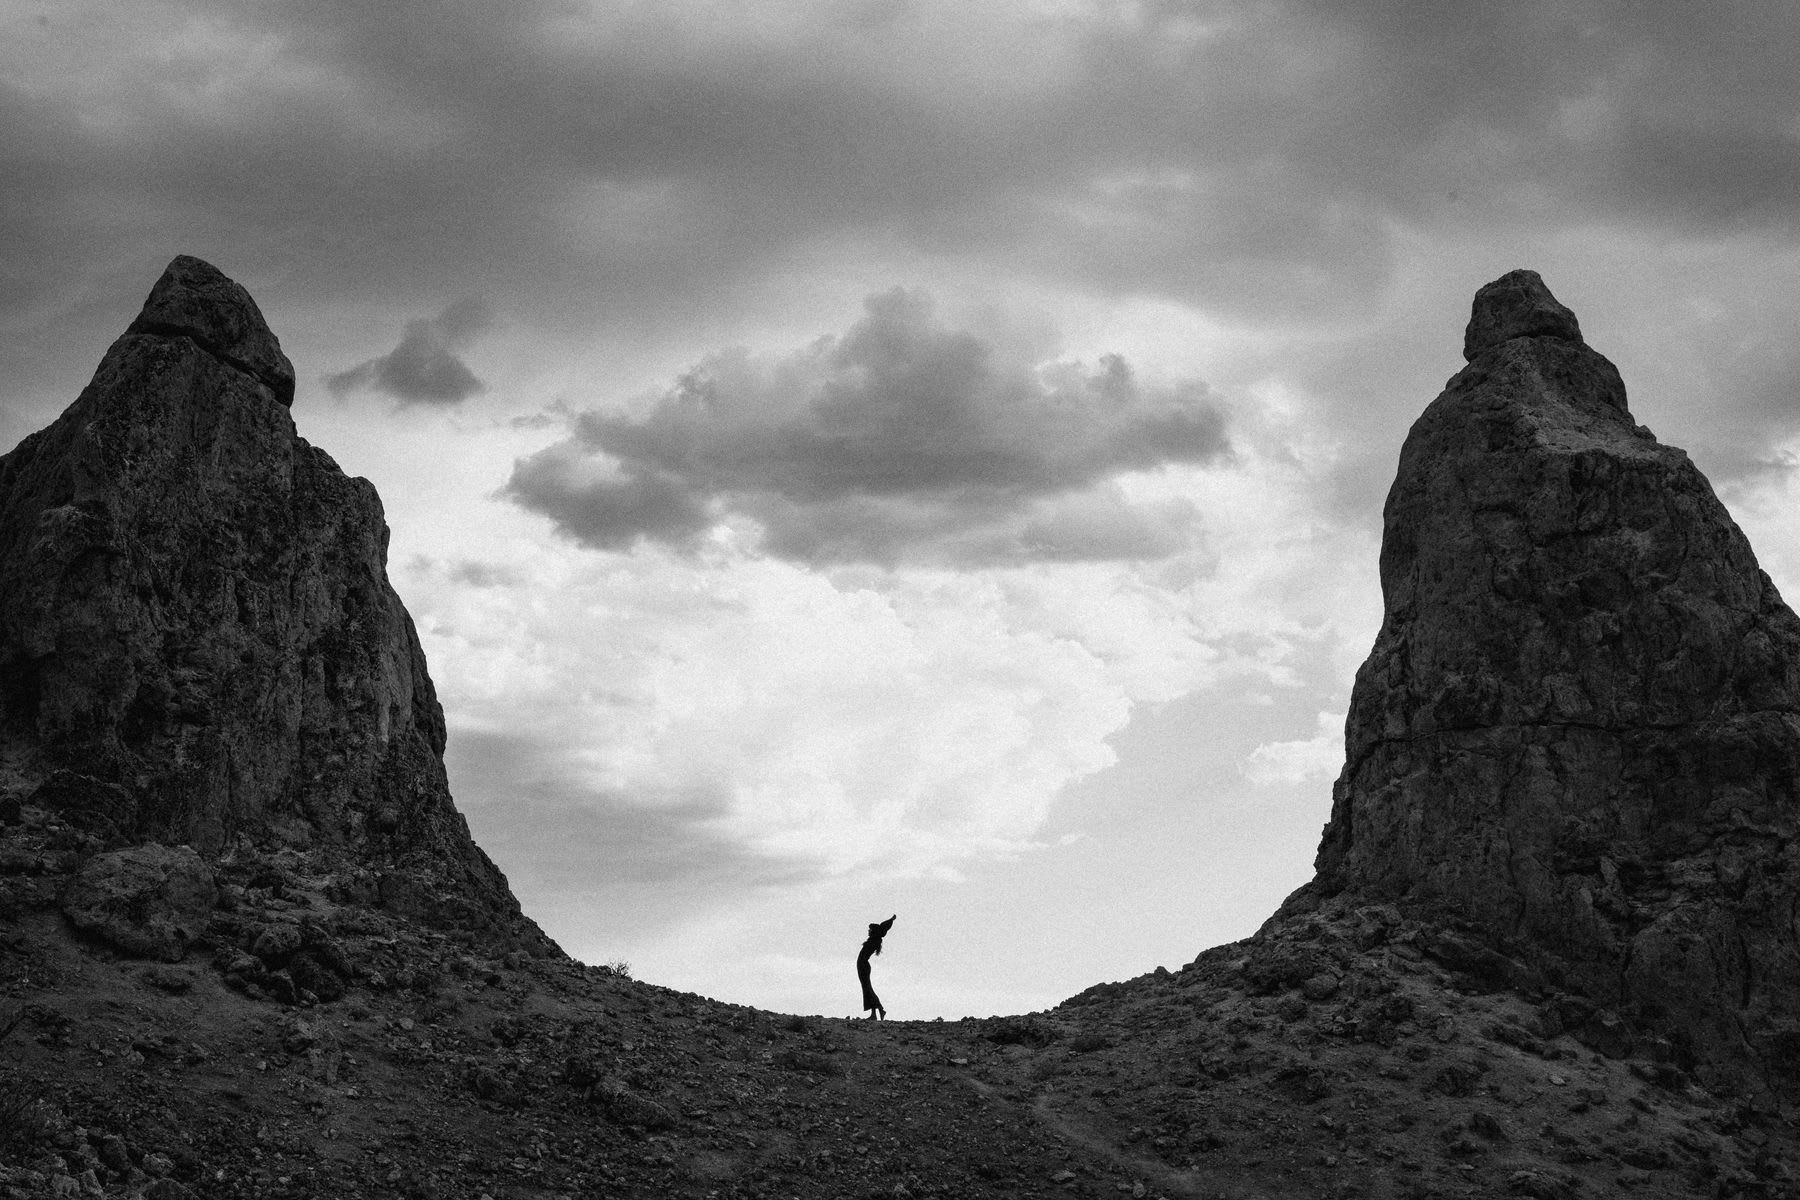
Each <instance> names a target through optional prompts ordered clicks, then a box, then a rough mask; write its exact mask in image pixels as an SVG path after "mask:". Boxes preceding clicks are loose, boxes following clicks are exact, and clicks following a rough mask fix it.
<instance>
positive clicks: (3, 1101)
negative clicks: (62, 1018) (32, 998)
mask: <svg viewBox="0 0 1800 1200" xmlns="http://www.w3.org/2000/svg"><path fill="white" fill-rule="evenodd" d="M24 1020H25V1010H24V1008H22V1007H20V1008H15V1009H13V1010H12V1011H11V1012H9V1013H4V1014H0V1053H4V1052H5V1049H6V1042H7V1041H8V1039H10V1038H11V1037H12V1035H13V1034H14V1033H15V1032H17V1030H18V1028H19V1026H20V1025H21V1024H22V1023H23V1022H24ZM49 1123H50V1114H49V1112H48V1107H47V1105H46V1104H45V1103H44V1084H43V1083H42V1081H40V1080H37V1079H33V1078H31V1077H30V1076H29V1075H27V1074H26V1073H25V1072H24V1071H23V1070H22V1069H21V1068H20V1067H19V1065H18V1064H17V1063H14V1062H10V1061H6V1060H4V1059H0V1150H4V1151H7V1152H10V1153H13V1154H18V1155H23V1153H24V1152H25V1151H27V1150H29V1149H30V1148H31V1147H32V1146H33V1145H34V1144H36V1142H37V1141H38V1140H39V1138H40V1137H41V1135H42V1134H43V1133H44V1132H45V1131H46V1130H47V1129H48V1127H49Z"/></svg>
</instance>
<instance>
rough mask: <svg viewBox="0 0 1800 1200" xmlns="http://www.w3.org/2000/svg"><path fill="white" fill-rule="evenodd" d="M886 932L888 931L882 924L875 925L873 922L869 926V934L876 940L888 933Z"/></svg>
mask: <svg viewBox="0 0 1800 1200" xmlns="http://www.w3.org/2000/svg"><path fill="white" fill-rule="evenodd" d="M886 932H887V931H886V930H884V929H883V928H882V927H881V926H879V925H874V924H871V925H870V926H869V936H870V937H872V938H875V939H876V940H880V938H881V935H882V934H884V933H886Z"/></svg>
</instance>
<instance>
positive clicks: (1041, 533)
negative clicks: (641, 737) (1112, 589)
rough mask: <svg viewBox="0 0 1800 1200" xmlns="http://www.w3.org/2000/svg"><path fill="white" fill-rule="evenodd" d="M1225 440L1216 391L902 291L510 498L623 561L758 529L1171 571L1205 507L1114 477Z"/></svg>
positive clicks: (688, 381)
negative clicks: (1143, 564)
mask: <svg viewBox="0 0 1800 1200" xmlns="http://www.w3.org/2000/svg"><path fill="white" fill-rule="evenodd" d="M1225 424H1226V422H1225V416H1224V413H1223V411H1222V409H1221V407H1220V406H1219V405H1218V403H1217V402H1216V401H1215V400H1214V399H1213V397H1212V396H1211V395H1210V394H1209V393H1208V391H1207V389H1206V387H1205V385H1203V384H1198V383H1188V384H1183V385H1180V386H1175V387H1146V386H1143V385H1141V384H1140V383H1139V382H1138V381H1137V380H1136V379H1135V378H1134V376H1133V374H1132V371H1131V368H1130V367H1129V366H1128V365H1127V364H1126V362H1125V361H1124V359H1122V358H1120V357H1118V356H1116V355H1114V356H1107V357H1105V358H1103V359H1102V360H1101V361H1100V362H1099V364H1098V365H1096V366H1091V367H1090V366H1088V365H1085V364H1081V363H1072V362H1053V363H1032V362H1029V361H1026V357H1025V356H1024V355H1022V354H1021V353H1018V352H1015V351H1012V350H1010V349H1009V348H1007V347H1006V346H1005V345H1004V344H1003V343H1001V342H1000V341H989V340H984V339H983V338H981V337H979V336H977V335H976V334H974V333H971V332H968V331H965V330H958V329H953V328H950V327H948V326H946V325H945V324H943V323H942V322H940V321H939V320H938V319H937V317H936V316H935V314H934V313H933V310H932V305H931V303H930V301H929V300H928V299H927V298H926V297H925V296H923V295H921V294H919V293H915V292H908V291H904V290H899V289H896V290H893V291H889V292H885V293H882V294H880V295H877V296H872V297H870V298H869V299H868V301H867V302H866V304H865V312H864V314H863V316H862V318H861V319H860V320H859V321H857V322H856V323H855V324H854V325H853V326H852V327H851V328H850V329H849V330H848V331H847V332H846V333H844V334H842V335H841V336H829V337H823V338H820V339H818V340H817V341H815V342H814V343H813V344H812V345H810V346H808V347H807V348H805V349H804V350H802V351H800V352H799V353H796V354H792V355H789V356H787V357H785V358H779V359H773V360H769V359H758V358H754V357H752V356H751V355H749V354H747V353H745V352H742V351H730V352H725V353H720V354H715V355H713V356H711V357H709V358H708V359H706V360H705V361H704V362H702V363H701V364H700V365H698V366H697V367H695V368H694V369H693V370H691V371H689V372H688V373H687V374H685V375H683V376H682V377H681V379H680V380H679V381H678V382H677V383H676V384H675V386H673V387H672V388H670V389H669V390H668V391H667V392H666V393H665V394H664V395H662V396H661V397H660V398H659V399H658V400H657V402H656V403H655V404H654V406H653V407H651V409H650V410H649V412H648V413H647V414H645V415H642V416H629V415H623V414H618V413H600V412H586V413H582V414H580V415H579V416H577V417H576V418H575V419H574V421H573V422H572V426H571V431H570V436H569V437H568V438H566V439H565V440H563V441H561V442H558V443H556V444H554V445H552V446H550V447H548V448H546V449H544V450H542V451H539V452H538V453H536V454H534V455H531V456H530V457H527V458H523V459H520V460H519V461H518V462H517V463H516V464H515V465H514V468H513V474H512V478H511V479H510V480H509V481H508V483H507V485H506V488H505V494H506V495H508V496H509V497H511V498H512V499H513V500H515V501H516V502H518V503H519V504H521V505H524V506H525V507H527V508H530V509H533V510H535V511H538V512H541V513H544V514H545V515H547V516H549V517H550V518H551V519H552V520H554V521H555V522H556V525H557V527H558V528H559V529H560V530H561V531H562V532H564V533H565V534H567V535H568V536H570V537H572V538H574V539H575V540H577V541H579V542H581V543H582V544H584V545H587V546H590V547H593V548H596V549H605V550H619V549H625V548H627V547H629V546H631V545H633V544H634V543H636V542H637V541H639V540H640V539H648V540H653V541H661V542H666V543H669V544H672V545H682V544H691V543H693V542H694V541H696V540H697V539H698V538H700V537H701V536H702V535H704V534H705V533H706V532H707V531H708V530H709V529H711V528H712V527H713V526H715V525H716V524H718V523H720V522H722V521H727V520H730V519H732V518H748V519H750V520H751V521H754V522H755V523H756V525H757V526H758V527H759V528H760V529H761V530H762V532H763V537H764V540H763V546H764V548H765V549H766V550H767V551H769V552H770V553H773V554H776V555H778V556H780V557H784V558H790V559H795V560H799V561H805V562H815V563H817V562H846V561H863V562H895V561H905V560H928V561H948V562H953V563H962V564H971V563H981V564H986V563H1000V562H1027V561H1040V560H1069V561H1080V560H1090V559H1141V558H1160V557H1165V556H1167V555H1168V554H1170V553H1173V552H1174V551H1176V550H1177V549H1180V548H1182V547H1184V546H1185V545H1186V544H1188V542H1189V541H1190V540H1191V538H1192V536H1193V533H1192V526H1193V524H1194V521H1193V517H1194V514H1193V512H1192V509H1191V507H1189V506H1187V505H1185V504H1183V503H1181V502H1179V501H1167V502H1161V503H1135V504H1134V503H1132V502H1131V501H1129V500H1128V499H1127V498H1126V496H1125V494H1124V493H1123V492H1122V491H1121V490H1120V488H1119V487H1118V486H1117V485H1116V482H1115V480H1116V479H1117V477H1119V476H1121V475H1125V474H1127V473H1130V472H1141V471H1149V470H1153V469H1155V468H1159V467H1162V466H1165V465H1168V464H1204V463H1213V462H1217V461H1219V460H1221V459H1224V458H1226V457H1227V456H1228V455H1229V453H1230V445H1229V442H1228V440H1227V437H1226V430H1225Z"/></svg>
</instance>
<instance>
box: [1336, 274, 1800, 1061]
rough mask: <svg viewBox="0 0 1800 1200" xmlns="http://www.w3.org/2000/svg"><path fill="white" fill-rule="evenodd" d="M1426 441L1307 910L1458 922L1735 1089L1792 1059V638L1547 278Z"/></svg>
mask: <svg viewBox="0 0 1800 1200" xmlns="http://www.w3.org/2000/svg"><path fill="white" fill-rule="evenodd" d="M1465 355H1466V357H1467V358H1468V359H1469V363H1468V366H1467V367H1465V368H1464V369H1463V370H1462V372H1461V373H1460V374H1458V375H1457V376H1456V377H1455V378H1453V379H1451V380H1450V382H1449V384H1448V386H1447V387H1446V388H1445V390H1444V392H1443V394H1442V395H1440V396H1439V397H1438V398H1437V399H1436V400H1435V401H1433V402H1432V404H1431V405H1430V407H1428V408H1427V409H1426V410H1425V412H1424V414H1423V415H1422V416H1421V417H1420V418H1419V420H1418V422H1417V423H1416V424H1415V425H1414V426H1413V429H1412V432H1411V433H1410V435H1409V436H1408V437H1407V439H1406V443H1405V446H1404V448H1403V449H1402V451H1401V454H1400V466H1399V471H1398V475H1397V477H1396V479H1395V481H1394V485H1393V488H1392V490H1391V491H1390V492H1389V494H1388V499H1387V507H1386V512H1385V527H1384V532H1383V542H1382V551H1381V582H1382V590H1383V593H1384V596H1385V600H1386V613H1385V618H1384V620H1383V623H1382V627H1381V632H1380V634H1379V636H1378V638H1377V640H1376V643H1375V647H1374V649H1373V650H1372V652H1371V653H1370V655H1369V658H1368V661H1367V662H1366V663H1365V664H1364V665H1363V667H1362V669H1361V670H1360V671H1359V672H1358V674H1357V678H1356V686H1355V691H1354V694H1353V697H1352V701H1351V708H1350V713H1349V718H1348V721H1347V723H1346V731H1345V751H1346V765H1345V767H1344V772H1343V775H1342V776H1341V778H1340V779H1339V780H1338V783H1337V786H1336V790H1335V793H1334V800H1333V808H1332V816H1331V821H1330V824H1329V825H1328V826H1327V827H1326V831H1325V836H1324V840H1323V843H1322V845H1321V847H1320V850H1319V856H1318V862H1317V867H1318V876H1317V880H1316V881H1315V883H1314V885H1313V886H1312V888H1311V891H1312V893H1313V894H1315V895H1317V894H1330V893H1346V894H1349V895H1352V896H1368V897H1371V898H1380V899H1394V900H1400V901H1402V902H1404V903H1405V904H1406V905H1408V906H1410V907H1412V908H1413V909H1414V910H1416V911H1425V912H1429V913H1433V914H1437V915H1441V916H1442V917H1444V918H1446V919H1449V920H1453V921H1456V922H1460V923H1463V924H1465V925H1466V926H1468V927H1470V928H1472V929H1474V930H1477V931H1479V932H1480V933H1481V934H1483V935H1484V936H1485V937H1487V938H1488V939H1489V940H1490V941H1492V942H1493V943H1494V944H1497V945H1500V946H1503V947H1505V948H1506V949H1507V951H1508V952H1509V953H1510V954H1513V955H1515V956H1516V957H1517V958H1518V959H1519V960H1521V961H1522V962H1524V963H1526V964H1529V967H1530V970H1531V971H1534V972H1541V973H1542V974H1541V977H1542V979H1543V980H1544V981H1545V983H1546V985H1547V986H1556V987H1566V988H1572V989H1575V990H1579V991H1581V992H1584V993H1587V994H1589V995H1591V996H1594V997H1596V998H1597V999H1599V1000H1601V1001H1602V1002H1604V1003H1608V1004H1616V1005H1618V1006H1619V1007H1620V1008H1621V1009H1622V1010H1623V1011H1624V1012H1625V1013H1626V1015H1627V1017H1628V1019H1629V1020H1630V1021H1631V1022H1633V1023H1634V1025H1635V1026H1636V1027H1638V1028H1640V1029H1643V1030H1646V1031H1654V1032H1655V1033H1657V1034H1659V1035H1661V1036H1666V1037H1669V1038H1671V1039H1673V1042H1674V1049H1675V1052H1676V1053H1677V1054H1679V1055H1681V1056H1684V1057H1688V1058H1691V1059H1692V1061H1693V1062H1694V1063H1696V1064H1699V1065H1701V1066H1702V1067H1704V1068H1707V1069H1711V1070H1713V1071H1715V1072H1716V1073H1720V1074H1722V1075H1724V1076H1742V1075H1744V1074H1746V1073H1748V1074H1752V1075H1754V1074H1757V1073H1760V1072H1770V1073H1772V1074H1773V1075H1774V1076H1780V1075H1781V1074H1783V1073H1784V1072H1787V1073H1791V1072H1792V1071H1793V1070H1794V1069H1795V1067H1796V1065H1797V1062H1796V1054H1795V1047H1796V1044H1797V1038H1796V1035H1795V1032H1794V1030H1795V1029H1796V1025H1795V1021H1794V1017H1795V1015H1796V1014H1797V1013H1800V1008H1797V1007H1796V1006H1797V1002H1800V953H1797V951H1800V946H1797V938H1796V920H1797V917H1800V856H1797V854H1796V849H1795V838H1796V835H1797V833H1800V820H1797V819H1796V818H1797V817H1800V797H1797V796H1796V785H1797V783H1800V670H1797V666H1800V621H1796V619H1795V617H1794V614H1793V613H1792V612H1791V611H1790V610H1789V609H1788V608H1787V606H1786V605H1785V604H1783V603H1782V600H1781V597H1780V596H1779V595H1778V594H1777V592H1776V589H1775V587H1774V585H1773V584H1771V583H1770V581H1769V579H1768V577H1767V576H1766V575H1764V574H1763V572H1762V571H1761V570H1760V569H1758V567H1757V563H1756V559H1755V556H1754V555H1753V554H1752V553H1751V550H1750V546H1749V544H1748V543H1747V542H1746V541H1745V539H1744V537H1743V535H1742V533H1740V532H1739V530H1738V528H1737V526H1736V525H1735V524H1734V523H1733V521H1732V520H1731V518H1730V516H1729V515H1728V514H1727V513H1726V511H1725V509H1724V507H1723V506H1722V505H1721V504H1720V503H1719V501H1718V500H1717V499H1716V498H1715V497H1714V495H1713V492H1712V489H1711V487H1710V486H1709V485H1708V484H1707V482H1706V480H1705V478H1704V477H1702V475H1701V474H1700V472H1699V471H1698V470H1696V469H1695V468H1694V466H1693V464H1692V463H1691V462H1689V461H1688V458H1687V456H1686V455H1685V454H1684V453H1683V452H1682V451H1680V450H1678V449H1675V448H1673V447H1670V446H1664V445H1662V444H1660V443H1658V442H1657V441H1656V439H1655V438H1654V437H1653V436H1652V435H1651V433H1650V432H1649V431H1648V430H1647V429H1645V428H1643V427H1642V426H1639V425H1637V424H1635V423H1634V422H1633V420H1632V418H1631V415H1630V412H1629V411H1628V409H1627V407H1626V401H1625V388H1624V385H1623V383H1622V382H1621V380H1620V378H1619V374H1618V372H1617V370H1615V369H1614V367H1613V365H1612V364H1611V363H1609V362H1608V361H1607V360H1606V359H1605V358H1603V357H1601V355H1599V354H1598V353H1596V352H1595V351H1593V350H1591V349H1589V348H1588V347H1587V346H1586V345H1585V344H1584V343H1583V342H1582V340H1581V335H1580V331H1579V328H1578V326H1577V325H1576V322H1575V318H1574V315H1573V314H1572V313H1570V312H1569V311H1568V310H1567V309H1566V308H1563V307H1562V306H1561V305H1560V304H1558V303H1557V302H1556V301H1555V299H1554V298H1553V297H1551V295H1550V293H1549V292H1548V290H1547V289H1545V287H1544V286H1543V283H1542V282H1541V280H1539V279H1538V277H1537V276H1536V274H1534V273H1533V272H1529V271H1515V272H1513V273H1511V274H1510V275H1507V276H1506V277H1504V278H1502V279H1500V280H1497V281H1495V282H1494V283H1492V284H1489V285H1488V286H1487V287H1484V288H1483V289H1482V290H1481V291H1480V293H1478V294H1477V296H1476V299H1475V305H1474V313H1473V316H1472V318H1471V320H1470V323H1469V333H1468V340H1467V344H1466V347H1465Z"/></svg>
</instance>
